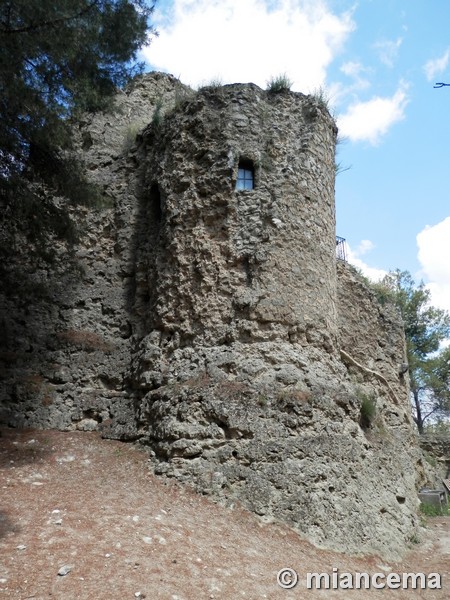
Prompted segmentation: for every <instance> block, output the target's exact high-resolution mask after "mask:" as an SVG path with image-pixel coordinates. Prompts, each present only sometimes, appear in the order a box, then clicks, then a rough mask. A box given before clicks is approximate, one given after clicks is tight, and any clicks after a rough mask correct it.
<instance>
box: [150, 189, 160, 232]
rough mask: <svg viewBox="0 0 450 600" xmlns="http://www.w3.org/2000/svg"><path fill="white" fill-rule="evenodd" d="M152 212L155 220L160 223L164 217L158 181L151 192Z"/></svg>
mask: <svg viewBox="0 0 450 600" xmlns="http://www.w3.org/2000/svg"><path fill="white" fill-rule="evenodd" d="M149 201H150V212H151V216H152V218H153V220H154V221H155V222H156V223H159V222H160V221H161V219H162V207H161V193H160V191H159V187H158V184H157V183H153V184H152V186H151V188H150V193H149Z"/></svg>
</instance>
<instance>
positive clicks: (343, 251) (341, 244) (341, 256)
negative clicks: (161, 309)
mask: <svg viewBox="0 0 450 600" xmlns="http://www.w3.org/2000/svg"><path fill="white" fill-rule="evenodd" d="M336 258H337V259H338V260H343V261H345V262H347V243H346V241H345V238H342V237H339V236H336Z"/></svg>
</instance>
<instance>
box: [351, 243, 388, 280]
mask: <svg viewBox="0 0 450 600" xmlns="http://www.w3.org/2000/svg"><path fill="white" fill-rule="evenodd" d="M374 248H375V244H374V243H373V242H371V241H370V240H361V241H360V243H359V244H358V246H357V247H356V249H355V250H353V249H352V248H351V247H350V246H349V245H347V256H348V262H349V263H350V264H351V265H353V266H354V267H356V268H357V269H360V270H361V271H362V273H363V275H365V276H366V277H368V278H369V279H370V280H371V281H380V279H383V277H384V276H385V275H387V271H384V270H383V269H377V268H376V267H370V266H369V265H368V264H367V263H366V262H364V261H363V260H362V259H361V258H360V256H362V255H364V254H367V252H370V250H373V249H374Z"/></svg>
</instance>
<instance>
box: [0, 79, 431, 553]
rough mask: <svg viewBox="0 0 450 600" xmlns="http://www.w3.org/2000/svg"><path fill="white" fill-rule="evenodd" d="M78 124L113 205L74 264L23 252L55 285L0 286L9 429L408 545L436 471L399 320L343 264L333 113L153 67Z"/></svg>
mask: <svg viewBox="0 0 450 600" xmlns="http://www.w3.org/2000/svg"><path fill="white" fill-rule="evenodd" d="M146 125H147V126H146ZM145 126H146V127H145ZM144 127H145V128H144ZM142 129H143V131H142V132H141V133H140V134H139V135H138V138H137V142H135V140H134V137H135V136H134V134H135V132H136V131H139V130H142ZM77 136H78V143H79V146H80V152H82V153H83V158H84V161H85V164H86V168H87V169H88V171H89V172H90V174H91V177H92V179H93V180H94V181H95V182H96V183H97V184H98V185H99V186H100V187H101V189H102V193H103V197H104V199H105V204H107V205H109V206H107V207H106V208H105V207H104V208H103V209H102V210H101V211H97V212H89V213H85V214H81V213H80V212H78V213H77V215H76V218H77V219H80V220H81V218H83V220H84V221H83V223H84V235H83V236H82V239H81V241H80V243H79V245H78V246H77V247H76V249H75V253H74V254H73V255H71V259H70V261H68V256H69V254H68V252H67V250H66V248H65V247H63V246H61V247H60V248H59V247H58V248H57V250H58V258H57V260H56V262H55V264H54V265H53V266H52V267H50V266H49V265H46V264H45V263H38V265H37V266H36V263H32V262H30V261H27V258H26V253H20V252H19V254H18V255H17V256H18V257H19V258H17V256H16V261H17V262H16V263H15V264H14V263H12V264H11V273H17V272H18V271H17V268H16V267H17V263H20V265H21V268H23V269H24V270H25V271H26V274H27V281H28V282H31V283H33V282H35V283H36V282H37V283H41V284H42V283H45V284H46V286H44V287H45V289H46V295H45V294H44V295H43V296H42V297H39V298H38V297H37V296H36V295H34V296H33V294H28V295H27V294H26V293H25V291H24V290H21V289H20V288H17V289H13V288H12V287H11V289H9V290H8V291H7V293H6V294H4V295H3V296H2V297H1V301H2V306H3V315H4V317H3V321H2V323H3V325H2V327H3V329H4V330H5V332H6V333H5V336H4V344H3V345H4V351H3V354H2V355H1V356H2V359H3V363H4V370H3V377H4V383H5V385H4V388H3V392H2V393H3V396H2V402H3V407H2V418H3V420H4V421H5V422H7V423H9V424H11V425H25V426H38V427H57V428H61V429H70V428H76V427H78V428H80V429H89V430H91V429H93V428H95V427H96V426H97V427H98V428H99V429H101V430H102V432H103V435H106V436H111V437H115V438H121V439H139V440H140V441H141V442H142V443H144V444H146V445H148V447H149V450H150V452H151V455H152V460H153V463H154V466H155V469H156V470H157V472H159V473H164V474H166V475H168V476H172V477H176V478H178V479H180V480H181V481H185V482H188V483H190V484H192V485H194V486H195V487H196V488H197V489H198V490H200V491H202V492H203V493H210V494H213V495H214V496H216V497H218V498H220V499H221V501H224V502H230V503H232V502H235V501H240V502H242V503H243V504H244V505H245V506H247V507H248V508H250V509H251V510H254V511H255V512H257V513H258V514H260V515H262V516H264V517H265V518H274V519H281V520H283V521H286V522H288V523H289V524H291V525H292V526H293V527H295V528H296V529H297V530H299V531H300V532H302V533H304V534H305V535H307V536H308V537H309V538H310V539H312V540H313V541H315V542H316V543H319V544H322V545H325V546H330V547H333V548H338V549H341V550H343V549H345V550H349V551H352V552H362V551H364V552H372V551H374V552H379V553H381V554H385V555H395V554H399V553H401V551H402V549H403V548H404V546H405V543H407V541H408V539H411V538H412V537H413V535H414V530H415V526H416V516H415V515H416V503H417V500H416V486H417V485H418V484H419V482H418V477H421V476H422V473H423V464H422V462H421V455H420V452H419V451H418V448H417V445H416V442H415V438H414V435H413V429H412V423H411V419H410V416H409V404H408V388H407V383H406V381H405V380H404V379H402V377H401V376H400V375H399V366H400V365H401V363H402V362H404V360H405V349H404V338H403V333H402V326H401V323H400V321H399V318H398V315H396V314H395V313H394V312H392V311H389V310H388V309H384V308H382V307H380V306H378V305H377V303H376V300H375V299H374V297H373V296H372V295H371V293H370V291H369V290H368V289H367V288H366V287H365V285H364V284H363V283H362V282H361V281H359V279H358V277H357V275H356V274H355V273H354V272H353V271H352V269H351V268H350V267H349V266H348V265H345V264H339V265H338V266H337V265H336V257H335V212H334V144H335V136H336V128H335V125H334V122H333V121H332V119H331V118H330V116H329V114H328V113H327V111H326V110H325V108H324V107H323V106H322V105H321V104H320V102H318V101H317V100H315V99H314V98H311V97H307V96H304V95H302V94H294V93H290V92H287V93H282V94H270V93H268V92H265V91H263V90H261V89H259V88H258V87H257V86H254V85H252V84H248V85H231V86H224V87H222V88H207V89H204V90H201V91H199V92H198V93H194V92H193V91H192V90H189V89H188V88H186V87H185V86H182V85H181V84H180V83H179V82H178V81H177V80H176V79H174V78H173V77H171V76H167V75H162V74H158V73H156V74H150V75H147V76H145V77H143V78H140V79H139V80H137V81H136V82H135V84H134V86H133V87H132V88H130V90H129V91H128V92H127V93H122V94H120V95H119V96H118V99H117V104H116V110H115V112H113V113H112V114H109V115H106V114H105V115H96V116H95V117H94V116H91V117H87V118H86V120H85V122H84V123H82V124H80V130H79V132H78V133H77ZM239 168H244V169H245V170H246V171H249V172H250V173H251V174H252V177H253V189H247V190H242V191H241V190H236V184H237V179H238V173H239ZM72 267H73V268H72ZM14 269H16V271H15V270H14ZM48 284H50V285H48ZM29 289H30V288H29ZM31 289H32V288H31ZM49 290H50V291H51V293H48V291H49ZM96 424H97V425H96Z"/></svg>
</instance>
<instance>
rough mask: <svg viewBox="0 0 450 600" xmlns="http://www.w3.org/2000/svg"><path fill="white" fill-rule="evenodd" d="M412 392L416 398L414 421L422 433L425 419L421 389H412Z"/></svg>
mask: <svg viewBox="0 0 450 600" xmlns="http://www.w3.org/2000/svg"><path fill="white" fill-rule="evenodd" d="M412 394H413V398H414V406H415V408H416V418H415V419H414V421H415V422H416V425H417V429H418V430H419V433H420V434H421V435H422V433H423V421H424V419H423V415H422V407H421V406H420V399H419V391H418V390H412Z"/></svg>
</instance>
